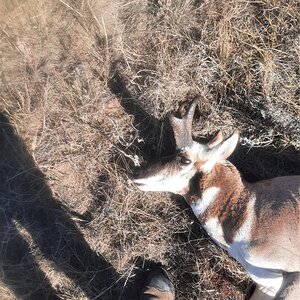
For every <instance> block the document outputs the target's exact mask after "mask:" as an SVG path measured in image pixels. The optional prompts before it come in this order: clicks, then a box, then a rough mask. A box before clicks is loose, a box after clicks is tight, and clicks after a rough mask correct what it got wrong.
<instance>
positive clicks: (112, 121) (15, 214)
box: [0, 0, 300, 300]
mask: <svg viewBox="0 0 300 300" xmlns="http://www.w3.org/2000/svg"><path fill="white" fill-rule="evenodd" d="M0 60H1V63H0V121H1V125H0V145H1V146H0V153H1V156H0V208H1V210H0V211H1V212H0V222H1V223H0V230H1V232H0V236H1V244H0V247H1V248H0V271H1V272H0V277H1V279H2V283H1V286H0V295H1V299H15V298H21V299H47V298H49V299H54V298H55V297H60V298H62V299H136V294H137V292H136V290H137V289H136V288H135V284H138V283H139V282H140V278H141V276H140V274H142V270H144V269H147V268H149V267H150V266H151V265H152V264H155V263H159V264H162V265H163V266H164V267H165V268H166V269H168V270H169V271H170V273H171V276H172V279H173V281H174V284H175V287H176V291H177V299H179V300H181V299H182V300H183V299H185V300H186V299H244V297H245V296H246V295H247V293H249V291H250V288H251V281H250V280H249V278H248V277H247V275H246V274H245V273H244V272H243V270H242V268H241V267H240V266H238V265H237V263H236V262H235V261H233V260H232V259H231V258H229V257H228V256H227V254H226V253H225V252H223V251H222V250H221V249H219V248H218V247H217V246H215V245H214V244H213V243H212V242H211V241H210V240H209V239H208V238H207V236H206V235H205V234H204V233H203V231H202V229H201V227H200V225H199V224H198V223H197V221H196V220H195V219H194V218H193V216H192V213H191V212H190V210H189V208H188V207H187V206H186V205H185V203H184V202H183V200H182V199H181V198H180V197H176V196H174V195H169V194H151V193H150V194H144V193H142V192H139V191H138V190H137V188H136V187H135V186H134V185H133V184H132V183H131V182H130V180H129V175H130V174H131V172H132V171H133V169H134V167H136V166H138V165H140V164H143V163H147V162H151V161H153V159H155V158H157V157H159V156H161V155H165V154H168V153H171V152H172V151H173V150H174V145H173V138H172V135H171V131H170V128H169V125H168V122H163V121H164V120H165V116H166V114H167V112H169V111H170V110H176V109H177V108H178V106H179V104H181V103H182V102H184V101H187V100H189V99H191V98H192V97H193V96H194V95H196V94H199V93H201V94H202V95H204V96H205V97H206V98H207V101H206V102H203V103H201V104H200V105H199V110H198V112H197V115H196V120H195V126H194V127H195V131H194V134H195V137H197V138H207V137H209V136H211V135H213V134H215V133H216V132H217V131H218V130H220V129H221V130H223V131H224V132H225V133H226V134H228V133H229V132H232V130H233V128H238V129H239V130H240V132H241V137H242V138H241V142H242V146H241V147H240V148H239V149H238V151H237V153H236V154H235V155H234V156H233V158H232V161H233V162H234V163H235V164H236V166H237V167H238V168H239V169H240V170H241V172H242V174H243V175H244V177H245V178H246V179H248V180H257V179H262V178H269V177H273V176H278V175H286V174H296V173H297V172H299V148H300V130H299V127H300V125H299V112H300V85H299V82H300V73H299V72H300V71H299V63H300V2H299V1H298V0H262V1H239V0H238V1H226V0H207V1H196V0H194V1H192V0H176V1H175V0H174V1H173V0H165V1H159V0H158V1H155V0H149V1H146V0H136V1H124V0H113V1H102V0H100V1H96V0H94V1H93V0H82V1H75V0H64V1H63V0H55V1H53V0H52V1H50V0H45V1H38V0H23V1H21V0H1V1H0Z"/></svg>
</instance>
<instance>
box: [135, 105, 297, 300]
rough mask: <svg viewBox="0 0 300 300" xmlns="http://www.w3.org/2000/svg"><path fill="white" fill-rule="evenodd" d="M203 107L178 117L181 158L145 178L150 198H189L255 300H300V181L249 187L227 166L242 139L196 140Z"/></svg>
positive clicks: (176, 156) (282, 180)
mask: <svg viewBox="0 0 300 300" xmlns="http://www.w3.org/2000/svg"><path fill="white" fill-rule="evenodd" d="M196 105H197V101H194V102H193V103H192V104H191V106H190V108H189V110H188V112H187V114H186V115H185V116H183V117H182V118H177V117H175V116H173V115H171V116H170V123H171V125H172V128H173V131H174V136H175V141H176V147H177V151H176V153H175V154H174V155H173V156H171V157H167V158H163V159H162V160H161V161H160V162H159V163H157V164H154V165H152V166H150V167H149V168H147V169H145V170H143V171H141V172H140V174H139V175H138V176H137V178H136V179H134V182H135V183H136V184H137V186H138V187H139V188H140V189H141V190H143V191H167V192H173V193H176V194H180V195H182V196H183V197H184V198H185V200H186V201H187V203H188V204H189V205H190V207H191V209H192V210H193V212H194V214H195V215H196V217H197V218H198V219H199V221H200V223H201V224H202V226H203V227H204V228H205V230H206V231H207V233H208V235H210V237H211V238H212V239H213V240H214V241H215V242H216V243H217V244H219V245H220V246H221V247H223V248H224V249H226V250H227V251H228V253H229V254H230V255H231V256H233V257H234V258H235V259H236V260H237V261H239V263H240V264H241V265H242V266H243V267H244V268H245V270H246V271H247V272H248V273H249V275H250V276H251V278H252V279H253V280H254V282H255V283H256V284H257V286H256V289H255V291H254V294H253V295H252V297H251V299H252V300H254V299H293V300H297V299H300V279H299V277H300V205H299V203H300V201H299V199H300V196H299V194H300V176H286V177H278V178H274V179H270V180H264V181H260V182H257V183H247V182H245V181H244V180H243V179H242V178H241V176H240V173H239V171H238V170H237V169H236V168H235V167H234V165H232V164H231V163H230V162H229V161H227V160H226V159H227V158H228V157H229V156H230V155H231V154H232V152H233V151H234V149H235V148H236V146H237V143H238V140H239V134H238V132H235V133H234V134H233V135H232V136H231V137H229V138H228V139H227V140H223V137H222V134H221V133H219V134H218V135H217V136H216V138H215V139H213V140H212V141H211V142H209V143H208V144H200V143H197V142H195V141H193V139H192V119H193V115H194V111H195V108H196Z"/></svg>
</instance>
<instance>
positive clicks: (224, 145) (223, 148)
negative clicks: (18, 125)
mask: <svg viewBox="0 0 300 300" xmlns="http://www.w3.org/2000/svg"><path fill="white" fill-rule="evenodd" d="M239 136H240V135H239V132H238V131H235V132H234V133H233V135H232V136H231V137H229V138H228V139H227V140H225V141H223V142H221V143H219V144H218V145H216V146H215V147H213V148H212V149H211V158H212V159H213V160H214V161H220V160H224V159H227V158H228V157H229V156H230V155H231V154H232V152H233V151H234V150H235V148H236V146H237V144H238V141H239Z"/></svg>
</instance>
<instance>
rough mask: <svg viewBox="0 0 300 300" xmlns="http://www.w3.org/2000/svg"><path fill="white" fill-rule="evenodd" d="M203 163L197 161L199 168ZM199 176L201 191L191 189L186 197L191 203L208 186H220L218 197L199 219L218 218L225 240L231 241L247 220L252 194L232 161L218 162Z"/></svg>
mask: <svg viewBox="0 0 300 300" xmlns="http://www.w3.org/2000/svg"><path fill="white" fill-rule="evenodd" d="M202 164H203V162H197V168H199V169H200V168H201V165H202ZM199 177H200V178H199V179H197V180H199V181H198V186H199V187H200V188H199V191H193V190H192V189H190V193H189V194H188V195H187V196H186V199H187V201H188V203H189V204H191V202H192V201H194V200H196V199H198V198H199V196H200V197H201V195H202V193H203V191H204V190H206V189H207V188H209V187H218V188H220V192H219V194H218V196H217V198H216V199H215V200H214V202H213V203H212V205H211V206H210V207H209V208H208V209H207V211H206V212H205V213H203V215H201V216H200V217H199V219H200V222H201V223H205V222H206V221H207V220H209V219H211V218H215V217H216V218H218V219H219V220H220V222H221V224H222V227H223V232H224V238H225V241H226V242H227V243H231V242H232V241H233V238H234V236H235V234H236V232H237V230H238V229H239V228H240V227H241V226H242V225H243V223H244V221H245V218H246V210H247V205H248V202H249V196H250V195H249V194H248V193H245V191H244V183H243V182H242V179H241V177H240V174H239V172H238V170H237V169H236V168H235V167H234V166H233V165H232V164H231V163H229V162H226V165H223V164H216V166H215V167H214V168H213V170H212V171H211V172H210V173H208V174H204V175H201V176H199Z"/></svg>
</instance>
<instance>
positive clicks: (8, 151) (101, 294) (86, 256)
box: [0, 113, 124, 300]
mask: <svg viewBox="0 0 300 300" xmlns="http://www.w3.org/2000/svg"><path fill="white" fill-rule="evenodd" d="M24 231H25V232H26V234H27V238H26V234H24ZM28 236H29V238H28ZM99 239H101V236H99ZM31 243H32V245H33V247H36V248H37V250H36V251H39V253H40V254H41V255H42V256H43V258H44V259H46V260H47V261H49V262H50V264H51V266H53V268H55V269H57V270H58V271H60V272H63V273H64V274H65V275H66V276H67V277H68V278H69V279H71V280H72V281H73V282H74V283H75V284H76V286H79V287H80V288H81V289H82V290H83V291H84V293H85V295H86V297H87V298H88V299H101V300H102V299H103V300H106V299H107V300H109V299H113V300H116V299H124V298H122V294H123V289H124V282H123V280H122V278H121V276H120V275H119V274H118V273H117V272H116V270H115V269H114V268H113V266H112V265H111V264H110V263H109V262H108V261H107V260H106V259H105V258H104V257H103V256H102V255H101V254H99V253H96V252H95V251H93V250H92V249H91V248H90V246H89V245H88V244H87V242H86V241H85V239H84V237H83V235H82V233H81V232H80V230H79V229H78V227H77V226H76V224H75V223H74V221H73V220H72V219H71V216H70V212H69V211H67V209H66V208H65V207H63V206H62V204H61V203H60V201H59V200H58V199H56V198H55V197H54V196H53V194H52V193H51V190H50V188H49V186H48V184H47V181H46V179H45V175H44V174H43V173H42V172H41V170H40V169H39V168H38V166H37V165H36V163H35V161H34V159H33V158H32V156H31V155H30V153H29V151H28V150H27V148H26V146H25V144H24V142H23V141H22V139H21V138H20V137H19V136H18V135H17V134H16V132H15V130H14V128H13V126H12V125H11V124H10V121H9V119H8V118H7V117H6V115H5V114H3V113H0V266H1V270H0V271H1V273H0V276H1V278H0V279H1V280H2V281H3V283H4V284H5V285H6V286H7V287H8V288H9V289H10V290H12V291H13V292H14V293H15V296H16V297H17V298H18V299H60V291H59V290H56V289H55V287H53V286H52V285H51V283H50V280H49V279H48V276H50V275H49V274H45V271H43V270H42V268H41V267H40V266H39V263H38V262H37V260H36V257H35V255H36V252H34V251H32V249H33V248H32V247H30V245H29V244H31ZM72 297H74V298H76V295H73V296H72Z"/></svg>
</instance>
